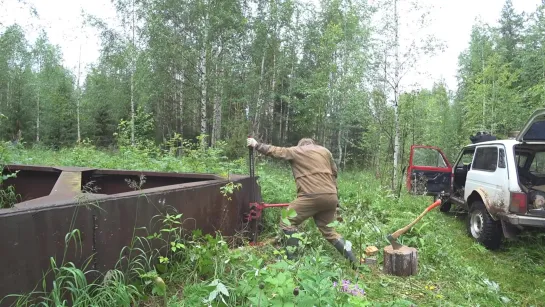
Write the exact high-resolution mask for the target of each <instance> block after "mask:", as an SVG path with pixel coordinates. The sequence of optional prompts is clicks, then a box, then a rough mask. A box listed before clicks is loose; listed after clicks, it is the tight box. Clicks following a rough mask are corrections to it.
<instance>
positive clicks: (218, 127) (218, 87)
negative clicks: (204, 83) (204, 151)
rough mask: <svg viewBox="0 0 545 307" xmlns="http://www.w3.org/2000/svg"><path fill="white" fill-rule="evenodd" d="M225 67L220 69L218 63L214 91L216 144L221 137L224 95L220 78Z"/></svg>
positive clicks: (214, 138) (213, 136)
mask: <svg viewBox="0 0 545 307" xmlns="http://www.w3.org/2000/svg"><path fill="white" fill-rule="evenodd" d="M222 72H223V69H220V70H219V71H218V65H217V64H216V86H215V87H216V89H215V93H214V121H213V127H212V142H211V145H212V146H214V145H215V144H216V142H217V141H218V140H219V139H220V138H221V104H222V103H221V102H222V96H223V86H222V85H221V84H222V82H221V80H220V78H221V76H222V75H223V74H222Z"/></svg>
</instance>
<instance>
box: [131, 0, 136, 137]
mask: <svg viewBox="0 0 545 307" xmlns="http://www.w3.org/2000/svg"><path fill="white" fill-rule="evenodd" d="M131 30H132V54H131V145H133V146H134V144H135V142H134V134H135V133H134V130H135V125H134V121H135V113H134V112H135V110H134V109H135V108H134V71H135V60H134V58H135V55H134V53H135V48H136V46H135V44H134V0H133V1H132V29H131Z"/></svg>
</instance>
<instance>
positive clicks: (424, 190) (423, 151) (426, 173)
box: [407, 145, 452, 195]
mask: <svg viewBox="0 0 545 307" xmlns="http://www.w3.org/2000/svg"><path fill="white" fill-rule="evenodd" d="M451 174H452V166H451V165H450V163H449V161H448V160H447V157H446V156H445V154H444V153H443V152H442V151H441V150H440V149H439V148H437V147H432V146H423V145H412V146H411V155H410V159H409V169H408V170H407V189H408V190H409V193H411V194H414V195H438V194H440V193H441V192H442V191H445V192H448V191H449V190H450V182H451Z"/></svg>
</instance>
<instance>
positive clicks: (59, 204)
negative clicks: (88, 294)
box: [0, 176, 249, 216]
mask: <svg viewBox="0 0 545 307" xmlns="http://www.w3.org/2000/svg"><path fill="white" fill-rule="evenodd" d="M237 177H238V178H237V179H236V180H231V181H238V180H242V179H245V178H249V176H237ZM229 181H230V180H227V179H222V180H209V181H201V182H188V183H181V184H176V185H168V186H163V187H156V188H150V189H143V190H140V191H131V192H125V193H119V194H110V195H104V194H80V195H83V196H84V197H85V198H84V200H83V201H82V205H84V203H88V202H90V201H102V200H108V199H114V198H115V199H123V198H130V197H134V196H142V195H154V194H160V193H163V192H173V191H179V190H187V189H195V188H200V187H207V186H214V185H218V184H221V183H227V182H229ZM45 198H47V196H45V197H43V198H42V199H44V200H45ZM77 202H78V199H77V198H73V199H60V200H57V201H55V202H51V203H49V204H48V203H46V204H39V205H37V204H36V205H30V206H24V204H25V203H19V204H17V205H20V207H17V205H16V207H13V208H7V209H0V215H2V216H4V215H11V214H18V213H23V212H38V211H43V210H49V209H52V208H65V207H69V206H73V205H74V203H77ZM23 206H24V207H23Z"/></svg>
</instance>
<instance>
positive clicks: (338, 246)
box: [333, 238, 359, 265]
mask: <svg viewBox="0 0 545 307" xmlns="http://www.w3.org/2000/svg"><path fill="white" fill-rule="evenodd" d="M344 244H345V241H344V238H340V239H338V240H336V241H334V242H333V246H335V248H336V249H337V250H338V251H339V253H341V254H342V255H343V256H344V257H345V258H346V259H348V260H350V262H352V264H353V265H358V264H359V263H358V261H357V260H356V257H354V254H353V253H352V249H350V251H347V250H346V249H344Z"/></svg>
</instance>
